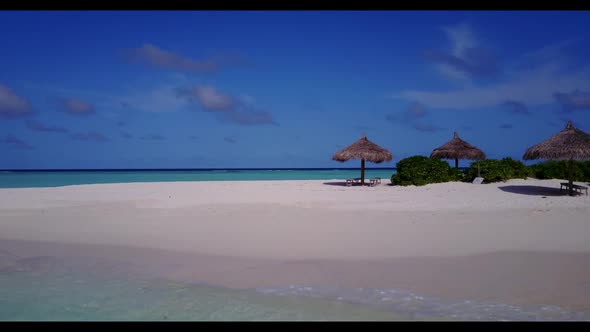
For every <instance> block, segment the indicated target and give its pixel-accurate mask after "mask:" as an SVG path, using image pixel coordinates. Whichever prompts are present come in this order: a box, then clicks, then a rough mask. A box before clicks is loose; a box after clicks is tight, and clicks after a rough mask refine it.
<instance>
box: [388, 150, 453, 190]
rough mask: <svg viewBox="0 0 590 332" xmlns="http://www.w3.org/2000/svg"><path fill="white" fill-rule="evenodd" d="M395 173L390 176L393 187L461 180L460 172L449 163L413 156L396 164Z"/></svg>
mask: <svg viewBox="0 0 590 332" xmlns="http://www.w3.org/2000/svg"><path fill="white" fill-rule="evenodd" d="M396 168H397V172H396V174H394V175H392V176H391V183H392V184H393V185H401V186H409V185H416V186H423V185H425V184H428V183H440V182H449V181H458V180H461V179H462V178H463V176H462V174H461V172H460V171H457V170H455V169H454V168H451V166H450V165H449V163H447V162H446V161H442V160H440V159H436V158H428V157H424V156H413V157H409V158H405V159H402V160H400V161H399V162H397V164H396Z"/></svg>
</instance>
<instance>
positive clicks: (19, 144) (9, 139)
mask: <svg viewBox="0 0 590 332" xmlns="http://www.w3.org/2000/svg"><path fill="white" fill-rule="evenodd" d="M0 142H1V143H5V144H9V145H11V146H12V147H15V148H17V149H23V150H32V149H34V147H33V146H31V145H29V144H28V143H26V142H24V141H23V140H21V139H20V138H18V137H16V136H14V135H10V134H9V135H6V136H5V137H3V138H1V139H0Z"/></svg>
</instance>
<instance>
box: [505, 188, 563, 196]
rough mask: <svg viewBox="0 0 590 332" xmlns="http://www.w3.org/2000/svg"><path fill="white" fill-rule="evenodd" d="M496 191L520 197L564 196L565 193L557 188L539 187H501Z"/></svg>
mask: <svg viewBox="0 0 590 332" xmlns="http://www.w3.org/2000/svg"><path fill="white" fill-rule="evenodd" d="M498 189H500V190H502V191H505V192H509V193H513V194H522V195H533V196H566V195H567V192H566V191H565V190H564V191H561V190H559V188H551V187H541V186H503V187H498Z"/></svg>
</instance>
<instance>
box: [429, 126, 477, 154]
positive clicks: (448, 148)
mask: <svg viewBox="0 0 590 332" xmlns="http://www.w3.org/2000/svg"><path fill="white" fill-rule="evenodd" d="M430 157H431V158H441V159H469V160H479V159H485V158H486V154H485V153H484V152H483V151H481V150H480V149H478V148H476V147H475V146H473V145H471V144H469V143H467V142H465V141H464V140H462V139H460V138H459V135H458V134H457V132H455V133H453V139H452V140H450V141H448V142H447V143H446V144H445V145H443V146H440V147H438V148H436V149H434V150H432V153H431V154H430Z"/></svg>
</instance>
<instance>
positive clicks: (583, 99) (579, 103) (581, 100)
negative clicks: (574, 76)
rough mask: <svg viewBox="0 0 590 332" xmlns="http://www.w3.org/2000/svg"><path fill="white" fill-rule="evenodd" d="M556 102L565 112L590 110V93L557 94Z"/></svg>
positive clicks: (578, 91)
mask: <svg viewBox="0 0 590 332" xmlns="http://www.w3.org/2000/svg"><path fill="white" fill-rule="evenodd" d="M553 96H554V97H555V100H557V102H558V103H559V104H560V105H561V107H562V109H563V111H564V112H573V111H577V110H590V92H583V91H580V90H575V91H572V92H570V93H562V92H556V93H554V94H553Z"/></svg>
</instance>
